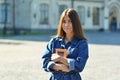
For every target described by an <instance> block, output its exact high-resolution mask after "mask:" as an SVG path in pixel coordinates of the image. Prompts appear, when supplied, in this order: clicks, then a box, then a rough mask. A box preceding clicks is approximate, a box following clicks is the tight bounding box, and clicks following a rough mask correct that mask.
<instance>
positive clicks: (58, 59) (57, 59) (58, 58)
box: [51, 53, 61, 62]
mask: <svg viewBox="0 0 120 80" xmlns="http://www.w3.org/2000/svg"><path fill="white" fill-rule="evenodd" d="M60 58H61V57H60V56H59V55H57V54H56V53H54V54H52V56H51V60H52V61H54V62H59V61H60Z"/></svg>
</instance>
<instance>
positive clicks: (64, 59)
mask: <svg viewBox="0 0 120 80" xmlns="http://www.w3.org/2000/svg"><path fill="white" fill-rule="evenodd" d="M60 62H61V63H63V64H64V65H66V66H69V64H68V61H67V59H66V58H63V57H60Z"/></svg>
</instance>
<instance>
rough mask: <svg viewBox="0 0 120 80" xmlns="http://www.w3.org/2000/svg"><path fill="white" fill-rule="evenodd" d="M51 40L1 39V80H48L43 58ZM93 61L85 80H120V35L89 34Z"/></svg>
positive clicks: (36, 38)
mask: <svg viewBox="0 0 120 80" xmlns="http://www.w3.org/2000/svg"><path fill="white" fill-rule="evenodd" d="M49 36H51V35H50V34H49V35H37V36H12V37H2V38H0V80H48V78H49V76H50V73H47V72H45V71H44V70H43V69H42V63H41V56H42V53H43V51H44V48H45V45H46V44H47V42H48V40H49V39H50V37H49ZM86 36H87V38H88V44H89V59H88V62H87V65H86V67H85V69H84V71H83V72H82V73H81V76H82V78H83V80H119V79H120V62H119V61H120V32H97V31H96V32H95V31H93V32H86Z"/></svg>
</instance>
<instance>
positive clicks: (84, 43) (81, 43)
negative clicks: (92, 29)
mask: <svg viewBox="0 0 120 80" xmlns="http://www.w3.org/2000/svg"><path fill="white" fill-rule="evenodd" d="M78 43H79V45H82V46H88V42H87V40H85V39H81V40H79V42H78Z"/></svg>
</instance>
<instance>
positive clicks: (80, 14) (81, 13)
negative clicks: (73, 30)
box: [78, 6, 85, 25]
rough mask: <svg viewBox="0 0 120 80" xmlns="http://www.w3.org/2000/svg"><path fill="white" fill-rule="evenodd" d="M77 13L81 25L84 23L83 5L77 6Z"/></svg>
mask: <svg viewBox="0 0 120 80" xmlns="http://www.w3.org/2000/svg"><path fill="white" fill-rule="evenodd" d="M78 15H79V17H80V21H81V23H82V25H84V24H85V8H84V6H78Z"/></svg>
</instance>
